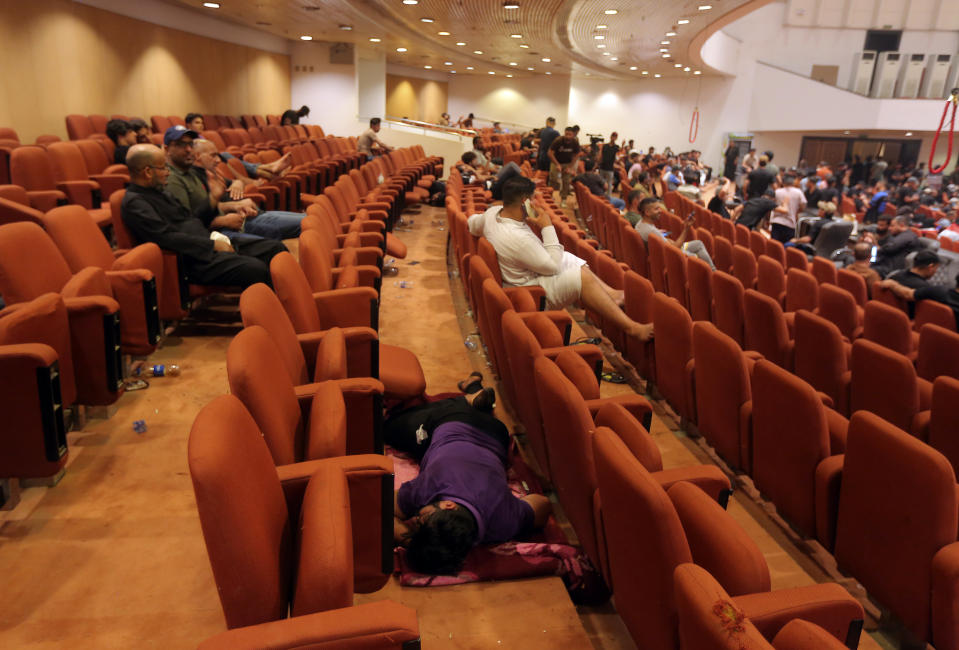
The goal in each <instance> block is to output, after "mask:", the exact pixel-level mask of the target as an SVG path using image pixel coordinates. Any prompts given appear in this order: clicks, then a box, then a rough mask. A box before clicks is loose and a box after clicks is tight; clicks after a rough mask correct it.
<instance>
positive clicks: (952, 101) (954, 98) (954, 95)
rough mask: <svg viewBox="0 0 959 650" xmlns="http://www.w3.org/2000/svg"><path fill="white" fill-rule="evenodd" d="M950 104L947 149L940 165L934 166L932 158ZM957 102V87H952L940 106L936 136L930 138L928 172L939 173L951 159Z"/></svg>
mask: <svg viewBox="0 0 959 650" xmlns="http://www.w3.org/2000/svg"><path fill="white" fill-rule="evenodd" d="M950 104H952V119H951V120H950V121H949V149H948V150H947V153H946V159H945V160H944V161H942V165H940V166H939V167H934V166H933V164H932V160H933V158H935V157H936V145H937V144H938V143H939V136H940V135H942V126H943V125H944V124H945V123H946V115H948V114H949V105H950ZM957 104H959V88H953V89H952V96H951V97H950V98H949V99H947V100H946V105H945V106H944V107H943V108H942V118H941V119H940V120H939V128H938V129H936V137H934V138H933V139H932V148H931V149H930V150H929V173H930V174H940V173H942V172H943V171H945V169H946V166H947V165H948V164H949V161H950V160H952V138H953V135H954V134H955V130H956V106H957Z"/></svg>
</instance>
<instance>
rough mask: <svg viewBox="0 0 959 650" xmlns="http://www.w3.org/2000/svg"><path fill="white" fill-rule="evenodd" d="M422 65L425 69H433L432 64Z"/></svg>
mask: <svg viewBox="0 0 959 650" xmlns="http://www.w3.org/2000/svg"><path fill="white" fill-rule="evenodd" d="M423 67H424V68H425V69H426V70H432V69H433V66H431V65H424V66H423Z"/></svg>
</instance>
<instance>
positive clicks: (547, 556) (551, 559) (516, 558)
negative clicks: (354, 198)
mask: <svg viewBox="0 0 959 650" xmlns="http://www.w3.org/2000/svg"><path fill="white" fill-rule="evenodd" d="M513 451H515V450H511V454H510V456H511V461H512V462H511V467H510V469H509V472H508V474H507V476H508V479H509V486H510V489H511V490H512V491H513V493H514V494H516V495H517V496H525V495H526V494H530V493H531V492H533V493H542V490H541V489H540V486H539V483H538V482H537V481H536V480H535V478H534V476H533V473H532V471H530V470H529V468H528V467H527V466H526V464H525V463H524V462H523V461H522V459H521V458H520V457H519V455H518V454H516V453H512V452H513ZM386 453H387V455H388V456H391V457H392V459H393V471H394V474H395V481H394V489H399V487H400V486H401V485H402V484H403V483H405V482H407V481H409V480H411V479H413V478H415V477H416V476H417V475H418V474H419V466H418V465H417V463H416V461H415V460H413V459H412V458H411V457H410V456H408V455H407V454H403V453H401V452H398V451H396V450H393V449H390V448H387V451H386ZM394 557H395V559H396V572H397V573H398V574H399V576H400V584H401V585H403V586H406V587H433V586H441V585H458V584H463V583H466V582H479V581H482V580H513V579H517V578H531V577H535V576H545V575H555V576H560V577H561V578H562V579H563V582H564V583H565V585H566V589H567V590H568V591H569V592H570V596H571V597H572V598H573V601H574V602H578V603H579V602H582V603H586V602H602V601H604V600H606V598H608V597H609V595H608V592H607V591H606V587H605V584H604V583H603V580H602V577H600V575H599V573H598V572H597V571H596V569H595V568H593V566H592V563H591V562H590V561H589V558H588V557H586V554H585V553H584V552H583V550H582V549H581V548H580V547H578V546H574V545H571V544H570V543H569V539H568V538H567V537H566V534H565V533H564V532H563V531H562V529H561V528H560V526H559V524H557V523H556V520H555V519H554V518H553V517H552V516H550V518H549V520H548V521H547V523H546V526H545V527H544V528H543V530H541V531H538V532H536V533H534V534H532V535H529V536H528V537H527V538H526V539H524V540H522V541H509V542H504V543H502V544H492V545H485V546H477V547H475V548H474V549H473V550H472V551H470V554H469V555H468V556H467V557H466V562H465V564H464V565H463V569H462V570H461V571H460V572H459V573H458V574H456V575H442V576H436V575H428V574H423V573H417V572H415V571H413V570H412V569H410V568H409V567H408V566H406V563H405V562H404V550H403V548H402V547H397V548H396V549H395V555H394Z"/></svg>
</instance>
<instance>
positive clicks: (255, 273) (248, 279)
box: [187, 236, 286, 289]
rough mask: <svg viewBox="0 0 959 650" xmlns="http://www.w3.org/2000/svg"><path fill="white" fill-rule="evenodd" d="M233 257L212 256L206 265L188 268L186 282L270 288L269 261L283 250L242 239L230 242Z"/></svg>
mask: <svg viewBox="0 0 959 650" xmlns="http://www.w3.org/2000/svg"><path fill="white" fill-rule="evenodd" d="M231 243H232V244H233V248H234V250H235V251H236V252H235V253H215V254H214V257H213V259H212V260H211V261H210V262H207V263H206V264H193V265H189V266H188V268H187V280H188V281H189V282H191V283H192V284H207V285H216V286H226V287H242V288H244V289H245V288H246V287H249V286H250V285H253V284H256V283H258V282H263V283H264V284H266V285H268V286H271V287H272V286H273V282H272V280H271V279H270V260H272V259H273V257H274V256H275V255H278V254H279V253H282V252H284V251H285V250H286V246H284V245H283V243H282V242H279V241H276V240H275V239H261V238H254V237H252V236H251V237H249V238H247V237H244V238H242V239H237V240H233V241H231Z"/></svg>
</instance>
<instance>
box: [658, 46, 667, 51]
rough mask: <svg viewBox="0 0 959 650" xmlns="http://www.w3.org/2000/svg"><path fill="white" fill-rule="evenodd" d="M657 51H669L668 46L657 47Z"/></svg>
mask: <svg viewBox="0 0 959 650" xmlns="http://www.w3.org/2000/svg"><path fill="white" fill-rule="evenodd" d="M659 51H660V52H669V48H668V47H661V48H659Z"/></svg>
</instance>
